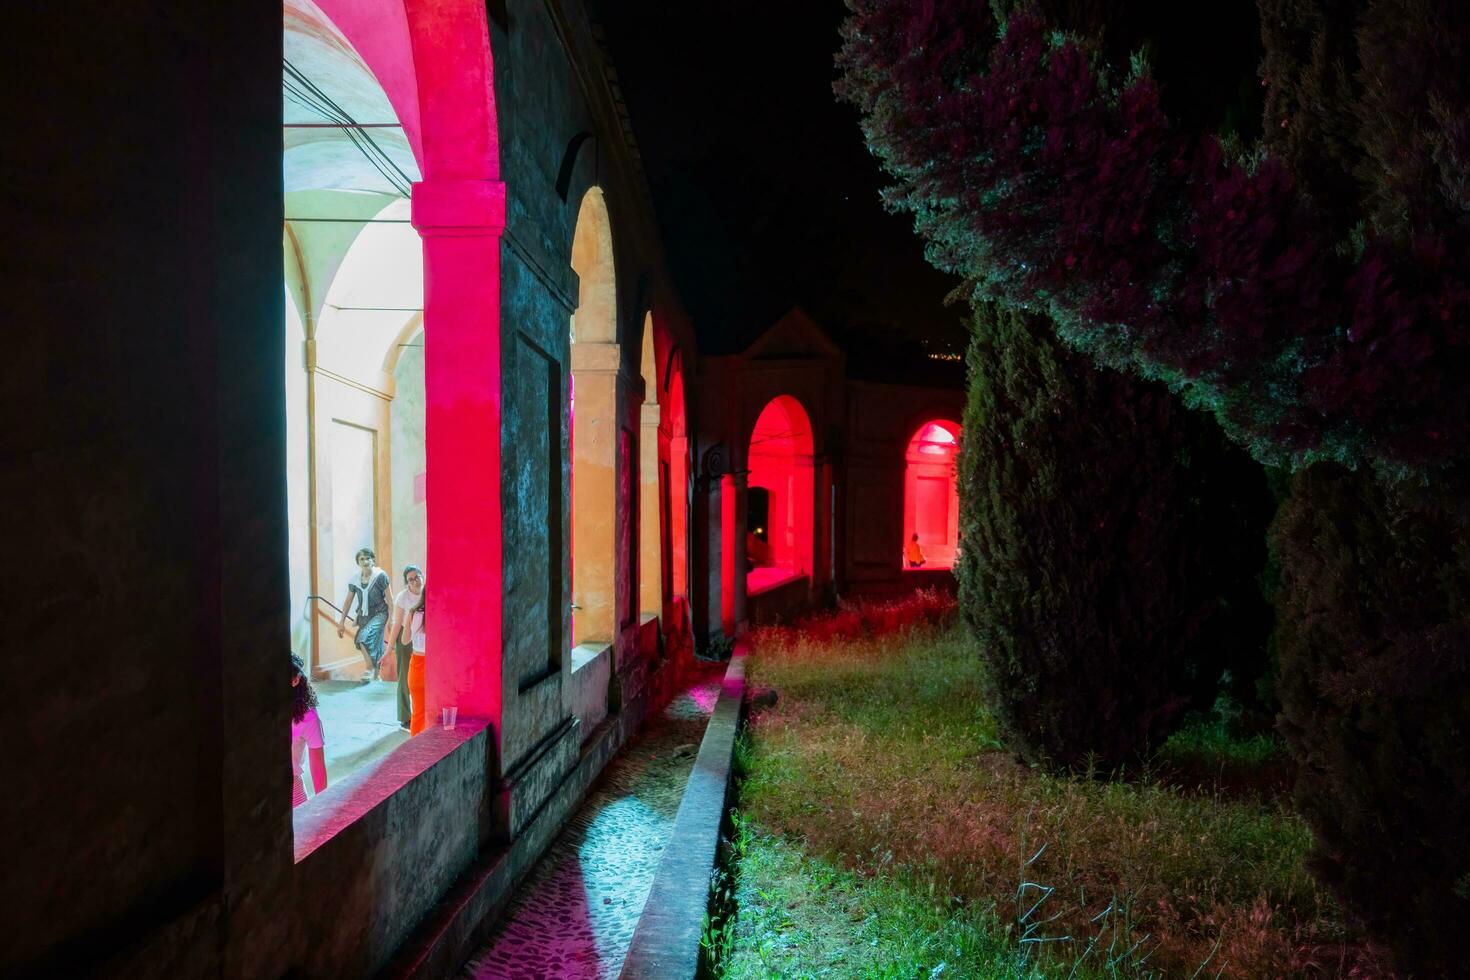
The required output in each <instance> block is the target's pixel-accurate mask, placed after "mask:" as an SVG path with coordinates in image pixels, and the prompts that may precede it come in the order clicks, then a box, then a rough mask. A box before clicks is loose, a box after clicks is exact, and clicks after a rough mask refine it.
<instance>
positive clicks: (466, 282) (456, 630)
mask: <svg viewBox="0 0 1470 980" xmlns="http://www.w3.org/2000/svg"><path fill="white" fill-rule="evenodd" d="M412 206H413V225H414V227H415V228H416V229H418V231H419V234H420V235H422V236H423V239H424V325H425V326H424V388H425V411H424V415H425V418H424V428H425V443H426V445H425V453H426V456H427V470H428V481H429V482H428V493H429V502H430V503H429V508H428V514H427V517H428V567H427V568H426V569H425V571H426V572H427V573H428V576H429V583H430V584H429V589H430V599H429V602H430V604H431V606H432V609H433V613H432V615H431V622H432V623H433V624H434V625H433V627H432V631H431V635H432V639H431V640H430V643H431V644H432V646H433V652H432V654H431V657H430V660H429V667H428V675H427V678H426V684H427V700H428V712H429V717H430V718H435V717H437V716H438V714H439V709H440V707H441V706H445V705H455V706H457V707H458V708H459V713H460V716H461V717H463V718H469V717H478V718H485V719H487V720H489V722H490V723H491V725H492V726H493V730H494V733H495V743H496V745H497V748H498V747H499V743H500V738H501V735H502V726H501V721H502V718H501V711H502V700H501V690H502V678H501V595H502V588H501V584H502V583H501V546H502V528H501V486H500V483H501V472H500V415H501V385H500V234H501V231H502V230H503V229H504V227H505V185H504V184H502V183H500V182H499V181H493V180H448V179H445V180H426V181H422V182H420V183H418V184H415V185H414V188H413V197H412Z"/></svg>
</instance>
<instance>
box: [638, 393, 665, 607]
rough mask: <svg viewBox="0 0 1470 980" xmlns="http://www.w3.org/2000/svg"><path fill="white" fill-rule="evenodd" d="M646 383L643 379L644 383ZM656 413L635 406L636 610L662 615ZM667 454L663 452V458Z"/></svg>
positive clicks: (647, 405) (654, 407)
mask: <svg viewBox="0 0 1470 980" xmlns="http://www.w3.org/2000/svg"><path fill="white" fill-rule="evenodd" d="M649 383H650V382H649V381H648V379H647V378H645V379H644V384H645V385H647V384H649ZM659 413H660V407H659V404H658V403H657V402H649V401H645V402H644V403H643V404H642V405H640V406H639V425H638V611H639V612H640V613H650V612H651V613H658V614H660V615H662V611H663V603H664V575H665V572H666V570H665V568H664V555H663V550H664V549H663V542H664V536H665V535H666V534H668V533H669V529H668V527H666V526H665V522H664V521H663V519H662V515H661V514H660V513H659V511H660V508H661V504H662V499H663V498H662V495H661V494H660V492H659V491H660V483H661V481H660V479H659V468H660V467H659V463H660V453H659V441H660V440H659ZM666 458H667V454H665V459H666Z"/></svg>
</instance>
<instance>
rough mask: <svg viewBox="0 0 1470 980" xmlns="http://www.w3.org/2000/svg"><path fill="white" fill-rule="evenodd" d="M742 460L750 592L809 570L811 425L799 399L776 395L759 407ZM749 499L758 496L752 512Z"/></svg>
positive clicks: (811, 521)
mask: <svg viewBox="0 0 1470 980" xmlns="http://www.w3.org/2000/svg"><path fill="white" fill-rule="evenodd" d="M747 463H748V466H749V469H750V474H749V477H748V479H747V484H746V486H747V488H748V489H747V509H746V518H747V521H746V535H747V536H746V561H747V564H748V565H750V566H751V568H750V570H749V575H748V578H747V589H748V590H749V591H751V592H754V591H757V590H759V589H760V588H762V587H765V586H766V585H768V584H770V583H771V582H773V581H776V580H779V579H782V578H786V577H788V576H791V575H810V574H811V571H812V556H813V520H812V512H813V492H814V483H813V472H812V425H811V420H810V419H809V418H808V416H807V413H806V410H805V409H804V408H802V406H801V403H800V402H799V401H797V400H796V399H795V398H793V397H792V396H790V395H778V396H777V397H775V398H773V399H771V401H770V402H769V403H767V405H766V407H765V408H764V409H762V410H761V413H760V416H759V417H758V418H757V419H756V423H755V427H754V428H753V429H752V430H751V433H750V452H749V455H748V457H747ZM752 499H754V500H755V501H757V502H758V503H757V510H756V512H755V514H754V516H752V512H751V509H750V506H749V504H750V501H751V500H752Z"/></svg>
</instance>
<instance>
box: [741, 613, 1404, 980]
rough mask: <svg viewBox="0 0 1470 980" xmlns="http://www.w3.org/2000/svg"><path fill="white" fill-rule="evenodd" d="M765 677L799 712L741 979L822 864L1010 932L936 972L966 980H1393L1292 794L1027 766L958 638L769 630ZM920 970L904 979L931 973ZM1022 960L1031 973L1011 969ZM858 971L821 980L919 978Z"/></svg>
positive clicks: (780, 774) (760, 816)
mask: <svg viewBox="0 0 1470 980" xmlns="http://www.w3.org/2000/svg"><path fill="white" fill-rule="evenodd" d="M750 677H751V681H752V683H753V684H754V685H756V686H762V685H765V686H770V687H773V688H775V689H776V690H777V691H778V692H779V695H780V700H779V702H778V704H777V705H776V706H775V707H774V708H772V709H770V710H767V711H764V712H762V713H760V714H759V715H758V716H756V717H754V718H753V719H752V722H751V727H750V738H749V744H748V746H747V748H746V749H745V751H744V756H745V758H744V765H745V768H746V770H747V773H746V777H745V780H744V782H743V786H742V791H741V805H742V807H743V809H744V811H745V814H746V818H747V820H748V826H749V828H750V829H749V831H748V838H749V840H748V842H747V843H748V844H749V845H750V846H749V847H748V852H749V853H754V854H756V855H757V859H755V860H752V859H750V858H749V857H747V860H746V862H745V864H744V865H743V866H742V869H741V875H742V877H741V881H740V908H741V911H740V916H741V921H740V923H739V924H738V926H737V930H736V933H737V935H736V944H735V945H736V950H735V955H734V956H733V957H732V960H731V962H732V964H734V966H733V967H732V971H733V972H734V974H735V975H742V976H744V975H750V976H754V975H761V974H759V970H757V971H756V973H750V972H745V973H742V972H740V971H741V970H743V969H746V967H748V966H749V964H750V963H751V962H755V961H752V960H750V958H749V956H748V955H745V954H748V953H749V952H750V951H751V950H752V949H755V948H757V947H759V945H760V943H761V942H762V941H763V940H762V938H761V936H762V934H761V932H760V930H761V929H762V928H764V926H763V925H762V923H763V922H765V921H766V919H768V918H769V916H768V915H767V912H769V911H770V908H774V907H775V906H771V905H770V903H769V902H767V901H765V900H763V899H762V898H761V893H762V892H764V893H765V894H766V895H767V896H768V897H771V898H773V899H779V897H780V895H781V894H786V895H787V898H788V899H792V900H797V899H801V896H800V889H799V888H798V887H797V886H796V885H795V884H793V883H792V881H791V878H792V876H793V875H797V876H800V874H803V873H805V872H804V871H803V868H804V867H806V865H805V864H803V862H809V863H810V864H811V866H812V867H819V866H821V867H827V866H830V867H831V868H834V869H839V870H840V871H841V872H842V873H843V874H848V875H851V876H852V878H851V882H853V883H855V884H854V885H853V887H858V885H860V884H861V883H862V882H865V881H866V882H871V883H872V887H875V888H881V889H884V890H885V893H886V895H887V898H888V899H890V900H893V899H894V895H895V894H903V895H908V896H910V897H911V898H912V899H913V900H914V901H919V902H921V903H922V904H924V905H925V906H926V907H928V906H932V907H933V908H934V910H935V912H934V914H935V915H938V916H940V917H941V918H942V919H943V920H944V921H950V922H952V921H955V917H956V916H959V917H960V918H961V919H963V920H964V921H965V922H966V923H968V925H967V928H972V929H973V930H977V932H976V935H979V934H980V933H981V932H983V931H984V930H986V929H989V930H990V933H989V935H990V939H989V940H986V941H983V942H982V941H980V940H978V939H977V940H975V941H974V942H973V943H971V944H970V948H972V949H975V950H982V951H983V954H980V958H979V959H978V960H976V961H975V963H979V962H984V963H985V964H986V965H985V966H984V967H983V969H982V968H981V967H979V966H975V965H974V963H971V964H970V965H969V966H966V965H965V963H967V962H969V961H968V960H964V958H963V957H961V959H960V960H956V958H955V956H954V955H953V954H952V953H951V954H950V955H948V956H943V955H936V956H935V957H934V958H932V959H931V960H925V961H923V962H927V963H928V964H929V965H928V967H927V968H928V969H935V968H939V966H940V964H941V963H943V964H944V967H943V969H942V972H948V974H949V975H956V973H955V971H956V970H959V971H960V972H959V974H958V975H972V976H985V975H1017V976H1020V975H1024V973H1025V972H1026V971H1028V970H1029V969H1031V968H1032V967H1035V966H1038V965H1040V966H1041V967H1043V968H1044V970H1045V972H1046V974H1047V975H1053V973H1054V971H1056V970H1060V973H1059V975H1061V976H1067V975H1068V971H1069V970H1075V974H1074V975H1076V976H1147V975H1164V976H1181V975H1182V976H1186V977H1188V976H1190V975H1191V974H1193V973H1194V972H1195V971H1196V970H1198V971H1199V975H1200V976H1217V975H1222V976H1229V977H1258V976H1290V975H1304V976H1306V975H1325V976H1338V975H1344V976H1345V975H1354V974H1355V973H1358V974H1360V975H1377V974H1374V972H1373V971H1374V970H1375V969H1376V963H1375V962H1374V961H1373V959H1372V958H1371V957H1368V956H1367V954H1365V953H1364V952H1363V949H1362V947H1361V945H1360V944H1358V943H1356V942H1355V941H1353V940H1354V937H1352V936H1350V935H1349V934H1348V932H1347V930H1346V929H1345V928H1344V926H1343V924H1342V921H1341V917H1340V915H1339V913H1338V911H1337V909H1336V907H1335V906H1334V905H1333V903H1332V902H1331V900H1330V899H1329V897H1328V896H1327V895H1326V894H1325V892H1323V891H1322V890H1321V889H1319V888H1318V886H1317V885H1316V883H1315V882H1314V881H1313V880H1312V878H1311V877H1310V875H1309V874H1308V873H1307V870H1306V867H1305V863H1304V861H1305V857H1306V855H1307V852H1308V849H1309V846H1310V843H1311V838H1310V833H1309V831H1308V830H1307V828H1306V826H1305V824H1304V823H1303V822H1302V821H1301V820H1300V819H1299V818H1298V817H1297V816H1296V815H1295V814H1294V813H1292V812H1291V810H1290V809H1289V807H1288V805H1287V803H1286V802H1285V800H1284V799H1283V798H1282V797H1281V796H1280V795H1279V794H1275V793H1264V794H1255V795H1252V794H1244V795H1242V794H1240V793H1226V792H1222V791H1220V790H1219V789H1213V790H1206V791H1200V790H1195V789H1189V788H1182V787H1180V786H1177V785H1171V784H1169V783H1168V782H1166V781H1163V780H1161V779H1159V778H1156V774H1154V773H1147V772H1145V773H1138V774H1136V775H1135V774H1127V773H1125V774H1117V776H1116V778H1112V779H1100V778H1096V777H1095V775H1093V776H1089V775H1086V774H1084V775H1081V776H1078V777H1076V778H1058V777H1054V776H1050V775H1047V774H1045V773H1043V772H1040V771H1038V770H1034V769H1030V768H1027V767H1024V766H1021V765H1019V764H1017V763H1016V762H1015V761H1014V759H1013V757H1012V756H1011V755H1010V754H1009V753H1007V752H1005V751H1004V750H1003V749H1002V748H1001V746H1000V743H999V741H998V739H997V735H996V729H995V723H994V719H993V718H992V716H991V715H990V713H989V711H988V709H987V708H986V705H987V703H988V700H987V697H986V685H987V680H986V677H985V675H984V672H983V666H982V664H981V662H980V660H979V658H978V657H977V656H976V655H975V653H974V650H973V648H972V646H971V641H970V640H969V639H968V637H967V636H966V635H965V634H964V633H963V632H962V631H961V630H959V629H957V628H939V629H934V628H928V627H923V626H920V627H914V628H910V629H908V630H906V631H903V632H899V633H895V634H891V635H886V636H884V635H878V636H872V635H869V636H859V637H856V638H848V639H835V640H833V639H825V638H823V639H813V638H812V636H811V635H809V634H804V633H802V632H799V631H786V632H784V633H782V634H766V635H764V636H758V637H757V646H756V649H755V652H754V656H753V657H752V661H751V664H750ZM1196 741H1199V740H1198V739H1196ZM1237 749H1239V747H1237ZM1180 751H1182V752H1183V753H1184V754H1188V755H1191V756H1198V755H1199V754H1200V753H1201V752H1206V753H1207V752H1208V751H1209V746H1208V745H1207V744H1205V743H1203V742H1201V743H1200V744H1194V745H1185V746H1184V747H1183V749H1177V748H1176V752H1180ZM1252 752H1256V753H1259V755H1260V757H1261V759H1262V760H1265V759H1267V758H1270V757H1271V756H1272V751H1271V749H1270V746H1269V745H1263V746H1256V747H1254V748H1249V747H1247V748H1244V749H1239V751H1237V755H1239V756H1242V758H1244V759H1245V762H1246V764H1249V761H1250V758H1249V757H1250V755H1251V753H1252ZM1240 762H1241V759H1236V760H1234V763H1232V764H1235V763H1240ZM778 858H779V860H778ZM783 861H784V862H785V863H782V862H783ZM792 862H795V863H794V864H793V863H792ZM763 869H764V870H763ZM773 869H774V870H773ZM752 875H754V877H752ZM777 882H784V884H782V885H780V887H778V886H777ZM801 900H803V901H804V899H801ZM777 904H779V902H777ZM900 904H902V903H900ZM768 906H770V908H768ZM785 907H786V908H787V909H793V908H795V906H790V905H787V906H785ZM771 914H775V913H771ZM781 914H787V915H792V916H796V915H799V914H807V913H805V912H800V911H799V910H798V911H787V912H783V913H781ZM909 918H910V919H911V920H912V921H913V922H914V923H916V924H915V926H914V928H920V926H919V925H918V924H917V923H918V921H919V918H918V917H915V916H910V917H909ZM931 925H932V923H931ZM899 931H902V930H901V929H900V930H899ZM997 942H998V943H999V944H1000V945H999V946H997V945H996V943H997ZM906 943H907V946H908V947H913V948H920V949H922V948H924V944H923V943H922V942H920V941H918V940H917V939H914V940H911V941H906ZM844 948H851V947H844ZM870 949H876V947H870ZM997 949H1000V950H1001V951H1002V953H1003V954H1004V955H1002V956H1001V957H1000V959H999V960H997V959H996V955H997V954H996V950H997ZM875 955H876V954H875ZM921 959H922V958H920V959H913V958H912V957H911V958H910V959H909V960H904V962H905V963H909V964H910V966H911V967H912V968H913V969H914V970H917V969H919V967H920V965H921V962H920V960H921ZM879 961H884V962H886V960H884V959H883V957H878V959H875V960H873V962H879ZM962 961H963V962H962ZM1002 961H1004V962H1005V963H1007V964H1010V965H1009V966H1007V967H1006V969H1007V970H1012V971H1019V972H1013V973H1010V974H1002V973H996V972H994V971H996V970H999V969H1000V966H998V965H997V964H998V963H1000V962H1002ZM740 964H745V966H741V965H740ZM788 965H789V964H788ZM849 966H850V967H851V968H850V969H838V970H836V971H835V972H833V970H831V969H828V968H824V969H823V970H821V971H819V972H816V973H813V974H811V975H814V976H879V975H895V976H896V975H917V974H914V973H903V972H900V973H895V974H889V973H884V972H881V971H880V972H878V973H874V972H872V971H871V970H870V969H869V968H868V965H864V963H863V961H857V962H856V965H853V964H849ZM905 968H907V967H905ZM972 969H976V970H981V971H982V972H970V971H971V970H972ZM765 975H772V974H765ZM779 975H793V974H786V973H781V974H779ZM936 975H937V974H936Z"/></svg>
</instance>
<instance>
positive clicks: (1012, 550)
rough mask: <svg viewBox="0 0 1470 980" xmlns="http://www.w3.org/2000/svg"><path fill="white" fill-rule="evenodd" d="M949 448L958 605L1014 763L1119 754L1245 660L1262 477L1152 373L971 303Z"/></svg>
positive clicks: (1265, 622)
mask: <svg viewBox="0 0 1470 980" xmlns="http://www.w3.org/2000/svg"><path fill="white" fill-rule="evenodd" d="M969 369H970V378H971V383H970V389H969V397H968V402H967V406H966V413H965V420H964V433H965V438H964V441H963V448H962V450H961V459H960V472H959V482H960V495H961V500H962V502H963V503H962V516H961V530H962V534H963V548H962V550H961V556H960V565H959V575H960V589H961V596H960V600H961V601H960V606H961V609H962V611H963V613H964V615H965V617H966V620H967V621H968V623H969V624H970V626H971V627H972V629H973V630H974V632H975V633H976V634H977V635H978V637H979V638H980V640H981V643H980V649H981V651H982V655H983V656H984V657H986V658H987V660H988V661H989V663H990V666H991V676H992V677H993V678H994V681H995V686H996V690H995V693H996V699H997V704H998V707H999V715H1000V718H1001V720H1002V723H1003V725H1004V728H1005V730H1006V733H1007V737H1008V739H1009V741H1010V743H1011V745H1012V746H1013V747H1014V748H1015V749H1016V750H1017V751H1018V753H1019V754H1021V755H1022V756H1023V757H1025V758H1028V759H1031V760H1033V761H1044V762H1047V763H1049V764H1054V765H1061V766H1081V765H1084V764H1085V763H1086V762H1087V761H1089V759H1091V760H1095V761H1096V762H1098V763H1100V764H1101V765H1102V766H1103V767H1104V770H1105V771H1106V770H1109V769H1111V768H1112V767H1115V766H1118V765H1124V764H1130V763H1134V762H1136V761H1138V759H1139V758H1140V756H1141V755H1142V754H1143V753H1144V752H1146V750H1148V749H1149V748H1150V747H1152V746H1157V745H1158V744H1159V743H1160V742H1161V741H1162V740H1163V738H1164V737H1166V736H1167V735H1168V734H1169V733H1170V732H1171V731H1172V730H1173V729H1174V727H1175V726H1176V725H1177V724H1178V722H1179V720H1180V718H1181V716H1182V715H1183V713H1184V712H1185V711H1186V710H1187V709H1189V708H1191V707H1206V708H1207V707H1209V705H1210V704H1211V703H1212V702H1213V700H1214V697H1215V693H1216V690H1217V682H1218V680H1219V678H1220V676H1221V672H1222V669H1223V668H1224V667H1226V666H1227V665H1230V664H1232V663H1238V662H1239V661H1241V660H1242V659H1243V660H1246V661H1252V663H1250V665H1249V668H1248V669H1259V666H1260V665H1259V660H1260V656H1259V655H1260V651H1261V650H1262V649H1263V648H1264V644H1265V637H1266V633H1267V631H1268V629H1269V619H1268V618H1264V617H1263V616H1262V615H1261V611H1260V609H1259V607H1260V598H1259V593H1258V590H1257V584H1256V575H1257V574H1258V573H1259V571H1260V569H1261V567H1262V564H1263V563H1264V558H1265V555H1264V542H1263V538H1264V531H1265V527H1266V523H1267V522H1268V521H1269V520H1270V516H1271V510H1272V503H1271V499H1270V494H1269V492H1268V490H1267V488H1266V483H1265V476H1264V474H1263V473H1262V472H1261V469H1260V467H1259V466H1257V465H1256V464H1255V463H1254V462H1252V461H1251V460H1250V459H1249V457H1247V456H1246V455H1245V454H1244V453H1243V452H1242V451H1240V450H1239V449H1236V448H1235V447H1232V446H1230V445H1229V444H1228V443H1226V442H1225V440H1224V439H1223V438H1222V437H1221V436H1220V435H1219V432H1218V429H1217V427H1216V426H1215V425H1214V424H1213V422H1211V421H1210V420H1209V419H1208V418H1207V417H1204V416H1200V415H1198V414H1195V413H1191V412H1189V411H1188V410H1186V409H1185V408H1184V406H1182V405H1181V404H1180V403H1179V401H1178V399H1177V398H1174V397H1173V396H1172V395H1171V394H1170V393H1169V392H1168V391H1167V390H1166V389H1165V388H1164V387H1163V386H1162V385H1159V384H1156V383H1151V382H1145V381H1139V380H1136V379H1133V378H1130V377H1128V376H1126V375H1123V374H1120V373H1118V372H1116V371H1112V370H1107V369H1102V370H1099V369H1095V368H1094V367H1093V366H1092V364H1091V363H1090V362H1088V361H1087V359H1086V358H1085V357H1082V356H1081V355H1078V354H1077V353H1075V352H1073V351H1070V350H1068V349H1066V348H1065V347H1064V346H1062V345H1061V344H1060V343H1059V342H1058V341H1057V339H1056V338H1055V336H1054V334H1053V333H1052V331H1051V329H1050V327H1049V326H1047V325H1046V324H1045V323H1044V322H1043V321H1041V320H1040V319H1039V318H1037V317H1028V316H1025V315H1023V314H1020V313H1017V312H1014V311H1010V312H1007V311H1002V310H997V309H995V308H993V307H990V306H984V307H982V308H980V309H979V311H978V312H977V316H976V319H975V325H974V336H973V339H972V343H971V348H970V354H969Z"/></svg>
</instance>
